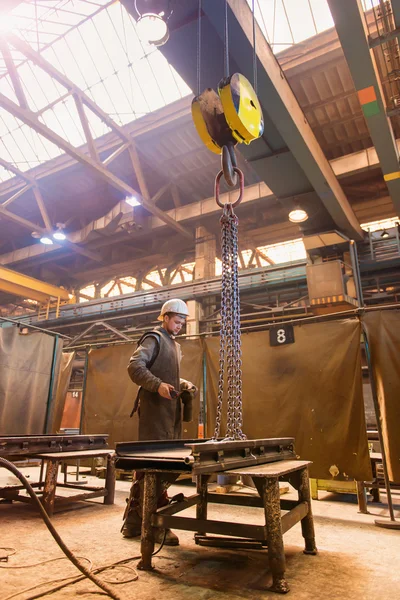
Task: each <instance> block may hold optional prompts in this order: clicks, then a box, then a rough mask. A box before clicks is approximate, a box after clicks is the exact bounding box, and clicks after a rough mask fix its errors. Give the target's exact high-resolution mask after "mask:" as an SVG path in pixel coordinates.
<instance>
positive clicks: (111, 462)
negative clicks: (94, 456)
mask: <svg viewBox="0 0 400 600" xmlns="http://www.w3.org/2000/svg"><path fill="white" fill-rule="evenodd" d="M106 491H107V493H106V495H105V496H104V504H114V496H115V458H114V456H113V455H112V454H108V455H107V468H106Z"/></svg>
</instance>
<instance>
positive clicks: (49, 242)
mask: <svg viewBox="0 0 400 600" xmlns="http://www.w3.org/2000/svg"><path fill="white" fill-rule="evenodd" d="M40 241H41V243H42V244H44V245H45V246H51V245H52V244H53V240H51V239H50V238H49V237H46V236H44V237H41V238H40Z"/></svg>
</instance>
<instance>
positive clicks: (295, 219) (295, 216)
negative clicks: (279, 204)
mask: <svg viewBox="0 0 400 600" xmlns="http://www.w3.org/2000/svg"><path fill="white" fill-rule="evenodd" d="M307 219H308V214H307V212H306V211H305V210H303V209H302V208H295V209H294V210H291V211H290V213H289V221H291V222H292V223H303V222H304V221H307Z"/></svg>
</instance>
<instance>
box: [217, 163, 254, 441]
mask: <svg viewBox="0 0 400 600" xmlns="http://www.w3.org/2000/svg"><path fill="white" fill-rule="evenodd" d="M238 171H239V169H238ZM221 174H222V173H221ZM238 174H239V177H240V183H241V185H242V184H243V174H242V173H241V172H239V173H238ZM219 179H220V174H219V178H218V176H217V181H216V192H217V189H218V194H216V196H217V198H218V199H219V188H217V185H219ZM240 199H241V196H240V197H239V201H240ZM235 204H236V203H235ZM220 222H221V254H222V256H221V259H222V289H221V329H220V339H221V342H220V354H219V380H218V403H217V415H216V421H215V430H214V437H213V439H217V438H218V437H219V436H220V430H221V419H222V408H223V400H224V392H225V389H226V396H227V423H226V435H225V439H229V440H238V439H239V440H241V439H246V436H245V435H244V433H243V432H242V348H241V335H240V296H239V279H238V253H239V248H238V223H239V220H238V218H237V216H236V214H235V212H234V205H233V204H232V203H228V204H224V205H223V213H222V217H221V221H220ZM225 383H226V387H225Z"/></svg>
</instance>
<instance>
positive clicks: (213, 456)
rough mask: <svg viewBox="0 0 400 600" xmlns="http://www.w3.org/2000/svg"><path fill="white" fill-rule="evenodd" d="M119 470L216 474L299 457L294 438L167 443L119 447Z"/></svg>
mask: <svg viewBox="0 0 400 600" xmlns="http://www.w3.org/2000/svg"><path fill="white" fill-rule="evenodd" d="M116 453H117V467H118V468H120V469H132V470H133V469H138V470H143V469H156V470H162V471H164V470H165V471H171V470H172V471H179V472H193V474H198V473H214V472H217V471H226V470H227V469H234V468H239V467H246V466H249V465H259V464H264V463H268V462H275V461H278V460H288V459H293V458H296V454H295V451H294V438H268V439H262V440H238V441H223V440H221V441H213V440H166V441H154V442H121V443H119V444H117V445H116Z"/></svg>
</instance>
